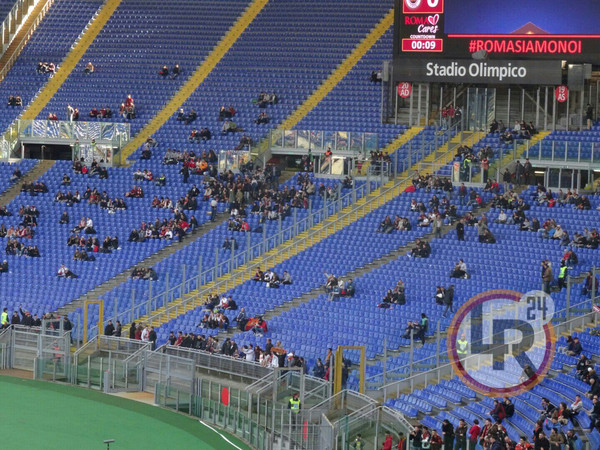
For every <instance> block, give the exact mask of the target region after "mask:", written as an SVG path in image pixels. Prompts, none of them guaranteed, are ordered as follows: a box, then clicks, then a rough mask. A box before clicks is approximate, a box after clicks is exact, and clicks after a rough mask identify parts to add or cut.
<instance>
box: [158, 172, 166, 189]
mask: <svg viewBox="0 0 600 450" xmlns="http://www.w3.org/2000/svg"><path fill="white" fill-rule="evenodd" d="M156 185H157V186H166V185H167V177H166V176H165V174H164V173H161V174H160V176H159V177H158V178H157V179H156Z"/></svg>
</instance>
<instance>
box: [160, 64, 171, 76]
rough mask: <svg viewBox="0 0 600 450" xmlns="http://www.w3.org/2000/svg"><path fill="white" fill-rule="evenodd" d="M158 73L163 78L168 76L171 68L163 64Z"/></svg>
mask: <svg viewBox="0 0 600 450" xmlns="http://www.w3.org/2000/svg"><path fill="white" fill-rule="evenodd" d="M158 74H159V75H160V76H161V77H163V78H167V77H168V76H169V68H168V67H167V66H162V69H160V70H159V72H158Z"/></svg>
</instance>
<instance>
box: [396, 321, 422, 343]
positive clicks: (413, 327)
mask: <svg viewBox="0 0 600 450" xmlns="http://www.w3.org/2000/svg"><path fill="white" fill-rule="evenodd" d="M420 331H421V326H420V325H419V322H417V321H416V320H415V321H411V320H409V321H408V325H407V326H406V328H405V329H404V334H403V335H402V336H401V337H402V338H404V339H410V338H411V335H412V336H414V337H417V336H419V333H420ZM411 333H412V334H411Z"/></svg>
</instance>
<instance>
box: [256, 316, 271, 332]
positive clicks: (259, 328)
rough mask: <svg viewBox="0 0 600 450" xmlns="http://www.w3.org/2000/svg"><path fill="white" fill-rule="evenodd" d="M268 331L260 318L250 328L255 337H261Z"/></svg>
mask: <svg viewBox="0 0 600 450" xmlns="http://www.w3.org/2000/svg"><path fill="white" fill-rule="evenodd" d="M267 331H268V328H267V322H266V321H264V320H263V318H262V316H260V317H258V320H257V321H256V322H255V324H254V326H253V327H252V332H253V333H254V334H255V335H257V336H262V335H263V334H264V333H266V332H267Z"/></svg>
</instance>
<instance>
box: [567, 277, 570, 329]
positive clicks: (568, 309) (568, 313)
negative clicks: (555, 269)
mask: <svg viewBox="0 0 600 450" xmlns="http://www.w3.org/2000/svg"><path fill="white" fill-rule="evenodd" d="M570 319H571V275H567V320H570Z"/></svg>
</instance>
